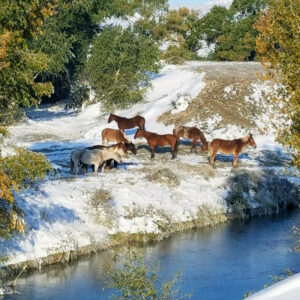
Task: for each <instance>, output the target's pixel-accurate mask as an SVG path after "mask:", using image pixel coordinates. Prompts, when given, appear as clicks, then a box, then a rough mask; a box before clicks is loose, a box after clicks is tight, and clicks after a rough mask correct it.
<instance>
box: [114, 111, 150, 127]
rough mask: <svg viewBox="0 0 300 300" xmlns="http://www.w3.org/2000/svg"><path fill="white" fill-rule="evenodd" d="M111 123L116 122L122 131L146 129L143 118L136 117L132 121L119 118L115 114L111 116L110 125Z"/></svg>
mask: <svg viewBox="0 0 300 300" xmlns="http://www.w3.org/2000/svg"><path fill="white" fill-rule="evenodd" d="M111 121H116V122H117V124H118V127H119V129H120V130H122V131H124V129H130V128H134V127H138V128H140V129H145V118H144V117H141V116H136V117H133V118H131V119H127V118H123V117H119V116H117V115H114V114H110V115H109V118H108V123H110V122H111Z"/></svg>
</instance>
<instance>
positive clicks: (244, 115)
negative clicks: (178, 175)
mask: <svg viewBox="0 0 300 300" xmlns="http://www.w3.org/2000/svg"><path fill="white" fill-rule="evenodd" d="M252 82H253V81H252V80H247V79H244V80H243V81H242V82H239V81H238V79H236V81H235V82H233V81H232V78H222V79H220V80H218V81H216V80H212V81H210V80H206V86H205V88H204V89H203V90H202V92H201V93H200V94H199V95H198V96H197V97H196V98H194V99H193V100H192V101H191V102H190V104H189V106H188V108H187V109H186V110H185V111H183V112H180V113H177V114H174V115H172V114H171V112H170V111H168V112H166V113H164V114H162V115H161V116H160V117H159V118H158V121H160V122H163V123H164V124H165V125H170V124H175V126H179V125H182V124H185V123H188V122H191V121H192V120H195V121H196V122H201V121H203V119H204V118H205V119H207V118H209V117H213V116H215V115H220V116H221V117H222V121H221V122H220V123H219V127H224V126H226V125H228V124H234V125H239V126H241V127H246V128H254V127H255V123H254V122H253V121H251V119H252V118H253V115H254V113H258V112H257V111H254V110H253V106H251V105H250V104H245V102H244V101H243V99H244V97H245V96H246V95H248V94H250V93H251V83H252ZM228 86H232V87H233V89H234V93H225V92H224V88H226V87H228ZM203 130H205V128H203Z"/></svg>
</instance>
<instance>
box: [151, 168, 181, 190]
mask: <svg viewBox="0 0 300 300" xmlns="http://www.w3.org/2000/svg"><path fill="white" fill-rule="evenodd" d="M146 179H147V180H149V181H154V182H157V183H160V184H165V185H167V186H169V187H175V186H178V185H179V184H180V181H179V178H178V176H177V175H176V174H174V173H173V172H172V171H171V170H169V169H167V168H163V169H159V170H155V171H154V172H152V173H150V174H148V175H147V176H146Z"/></svg>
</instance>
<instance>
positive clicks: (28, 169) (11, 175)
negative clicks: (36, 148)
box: [0, 148, 52, 238]
mask: <svg viewBox="0 0 300 300" xmlns="http://www.w3.org/2000/svg"><path fill="white" fill-rule="evenodd" d="M49 170H52V168H51V165H50V163H49V161H48V160H47V158H46V157H45V155H44V154H38V153H34V152H31V151H27V150H25V149H23V148H17V149H15V154H14V155H12V156H8V157H5V158H3V157H1V153H0V238H9V237H10V235H11V234H12V233H14V232H20V233H24V230H25V223H24V220H23V217H24V214H23V211H22V210H21V209H20V208H19V207H18V206H17V205H16V204H15V202H14V193H13V191H15V192H19V189H20V188H25V187H26V186H27V185H28V184H32V183H33V182H34V181H35V180H36V179H38V178H43V177H44V176H45V174H46V172H47V171H49Z"/></svg>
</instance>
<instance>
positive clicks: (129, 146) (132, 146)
mask: <svg viewBox="0 0 300 300" xmlns="http://www.w3.org/2000/svg"><path fill="white" fill-rule="evenodd" d="M125 146H126V148H127V150H129V151H131V152H132V153H133V154H134V155H136V148H135V145H134V144H133V143H125Z"/></svg>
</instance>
